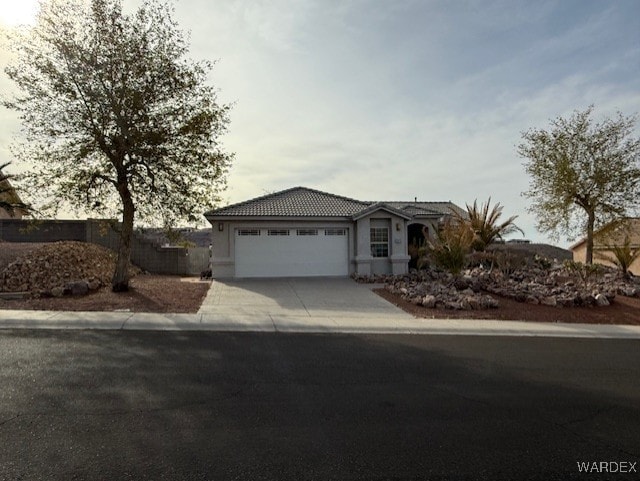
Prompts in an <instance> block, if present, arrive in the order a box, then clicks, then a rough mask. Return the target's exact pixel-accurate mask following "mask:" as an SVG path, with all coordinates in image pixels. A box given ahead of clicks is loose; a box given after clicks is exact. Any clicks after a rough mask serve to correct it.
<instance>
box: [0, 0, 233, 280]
mask: <svg viewBox="0 0 640 481" xmlns="http://www.w3.org/2000/svg"><path fill="white" fill-rule="evenodd" d="M172 13H173V8H172V5H171V4H170V3H167V2H159V1H153V0H145V1H144V2H143V4H142V6H141V7H140V8H138V10H136V11H135V12H134V13H132V14H126V13H124V12H123V9H122V0H89V1H85V0H45V1H44V2H42V3H41V7H40V14H39V16H38V19H37V23H36V25H35V26H34V27H33V28H31V29H29V30H26V31H15V32H13V33H12V34H11V37H12V42H11V45H12V47H13V50H14V52H15V53H16V55H17V60H16V61H15V62H14V63H13V64H12V65H10V66H9V67H8V68H7V69H6V73H7V75H8V76H9V77H10V78H11V79H12V80H13V81H14V82H15V83H16V84H17V86H18V88H19V89H18V91H19V94H18V95H16V96H15V97H14V98H12V99H7V100H5V101H4V102H3V103H4V105H5V106H6V107H8V108H11V109H14V110H16V111H17V112H18V113H19V115H20V118H21V121H22V126H23V131H24V133H25V136H24V142H23V143H22V144H20V145H17V146H15V148H14V153H15V155H16V156H17V157H18V158H19V159H21V160H22V161H24V162H25V163H29V164H31V169H30V171H29V173H28V174H27V178H26V181H25V184H24V185H25V187H29V186H30V187H31V191H32V192H34V193H44V194H46V197H45V198H42V197H41V200H44V199H55V200H54V204H55V206H54V207H53V208H54V211H55V207H57V206H59V205H62V204H66V205H68V206H71V207H72V208H74V209H76V210H79V211H83V210H84V211H90V212H93V213H94V214H98V215H105V214H108V215H117V216H118V217H119V218H120V219H121V224H120V230H119V233H120V244H119V248H118V260H117V265H116V269H115V272H114V275H113V280H112V289H113V290H114V291H124V290H128V286H129V276H128V266H129V262H130V254H131V239H132V234H133V226H134V222H136V221H156V222H157V221H159V220H160V221H162V222H163V223H164V224H165V225H171V224H173V223H175V222H176V221H178V220H181V219H185V220H190V221H192V220H195V219H197V218H199V217H200V215H201V213H202V212H203V211H204V210H206V209H209V208H212V207H213V206H215V204H216V203H217V202H218V201H219V197H218V196H219V193H220V192H221V190H222V189H224V187H225V179H226V173H227V171H228V167H229V165H230V162H231V160H232V155H230V154H227V153H225V152H224V150H223V148H222V146H221V144H220V141H219V137H220V135H221V134H222V133H224V131H225V130H226V126H227V124H228V111H229V106H227V105H220V104H219V103H218V102H217V99H216V91H215V89H214V88H213V87H212V86H211V85H209V84H208V83H207V75H208V74H209V73H210V71H211V69H212V64H211V63H210V62H195V61H193V60H191V59H189V58H187V55H188V45H187V42H186V40H185V37H184V35H183V33H182V32H181V31H180V30H179V29H178V27H177V25H176V23H175V21H174V20H173V18H172V17H173V15H172ZM49 207H51V205H49Z"/></svg>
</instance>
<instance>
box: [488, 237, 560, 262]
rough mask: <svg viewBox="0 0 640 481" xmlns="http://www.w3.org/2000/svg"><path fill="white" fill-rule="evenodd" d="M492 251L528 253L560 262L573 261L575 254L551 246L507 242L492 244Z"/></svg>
mask: <svg viewBox="0 0 640 481" xmlns="http://www.w3.org/2000/svg"><path fill="white" fill-rule="evenodd" d="M489 248H490V249H492V250H494V249H495V250H506V251H511V252H519V253H522V252H524V253H527V254H530V255H531V256H535V255H536V254H537V255H539V256H540V257H546V258H547V259H549V260H554V259H555V260H557V261H559V262H562V261H565V260H571V259H573V253H572V252H571V251H570V250H568V249H563V248H562V247H557V246H552V245H550V244H525V243H517V242H507V243H506V244H492V245H491V246H490V247H489Z"/></svg>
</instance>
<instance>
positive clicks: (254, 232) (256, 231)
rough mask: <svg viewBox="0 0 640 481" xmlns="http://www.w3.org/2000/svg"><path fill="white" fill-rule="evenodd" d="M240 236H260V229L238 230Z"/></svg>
mask: <svg viewBox="0 0 640 481" xmlns="http://www.w3.org/2000/svg"><path fill="white" fill-rule="evenodd" d="M238 235H241V236H248V235H260V229H238Z"/></svg>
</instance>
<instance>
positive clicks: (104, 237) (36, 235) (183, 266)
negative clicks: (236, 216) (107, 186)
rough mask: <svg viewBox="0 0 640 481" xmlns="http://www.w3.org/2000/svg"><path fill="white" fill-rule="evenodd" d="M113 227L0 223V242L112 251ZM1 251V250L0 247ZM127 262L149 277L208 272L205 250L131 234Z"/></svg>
mask: <svg viewBox="0 0 640 481" xmlns="http://www.w3.org/2000/svg"><path fill="white" fill-rule="evenodd" d="M114 228H116V229H117V228H118V225H117V223H115V222H114V221H111V220H105V219H88V220H86V221H85V220H78V221H76V220H38V221H33V220H17V219H11V220H3V219H0V239H2V240H4V241H7V242H56V241H71V240H73V241H80V242H91V243H93V244H98V245H101V246H104V247H107V248H108V249H111V250H114V251H116V250H117V249H118V244H119V235H118V233H117V232H116V231H115V230H114ZM0 248H1V247H0ZM131 262H133V263H134V264H136V265H137V266H139V267H140V268H142V269H144V270H145V271H147V272H151V273H153V274H168V275H189V276H192V275H200V273H201V272H202V271H204V270H206V269H208V268H209V248H207V247H189V248H184V247H160V246H158V245H156V244H154V243H153V242H151V241H149V240H147V239H144V238H142V237H141V236H138V235H136V234H135V232H134V237H133V240H132V245H131Z"/></svg>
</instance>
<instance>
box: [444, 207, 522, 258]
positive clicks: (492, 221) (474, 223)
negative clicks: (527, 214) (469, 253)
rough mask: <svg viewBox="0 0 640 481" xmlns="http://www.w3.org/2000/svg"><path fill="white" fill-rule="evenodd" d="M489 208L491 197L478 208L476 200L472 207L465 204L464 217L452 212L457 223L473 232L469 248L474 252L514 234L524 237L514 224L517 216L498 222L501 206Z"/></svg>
mask: <svg viewBox="0 0 640 481" xmlns="http://www.w3.org/2000/svg"><path fill="white" fill-rule="evenodd" d="M490 206H491V197H489V200H487V202H485V203H483V204H482V205H481V206H480V207H478V201H477V200H474V201H473V205H469V204H466V208H467V212H466V216H465V215H463V214H461V213H459V212H457V211H452V213H453V215H454V216H455V217H456V218H457V220H458V222H459V223H461V224H462V225H466V226H467V227H468V228H469V229H470V230H471V232H473V241H472V244H471V248H472V249H473V250H475V251H479V252H482V251H484V250H485V249H486V248H487V246H488V245H489V244H491V243H492V242H494V241H496V240H497V239H503V238H504V236H506V235H509V234H513V233H515V232H520V233H521V234H522V235H524V232H523V231H522V229H520V227H518V226H517V225H516V224H515V223H514V221H515V220H516V219H517V218H518V216H517V215H513V216H511V217H509V218H508V219H507V220H505V221H503V222H500V217H501V216H502V206H501V205H500V203H499V202H497V203H495V204H494V206H493V208H491V209H490Z"/></svg>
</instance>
